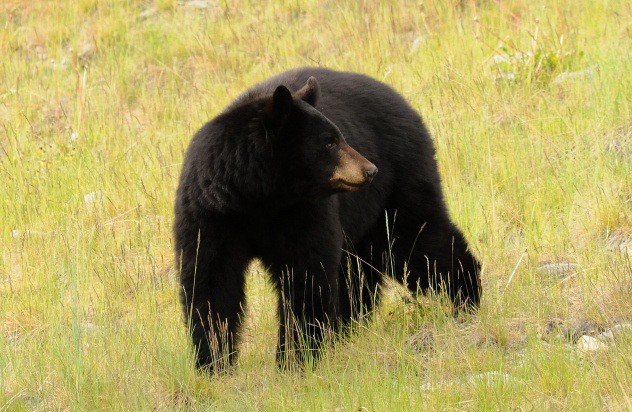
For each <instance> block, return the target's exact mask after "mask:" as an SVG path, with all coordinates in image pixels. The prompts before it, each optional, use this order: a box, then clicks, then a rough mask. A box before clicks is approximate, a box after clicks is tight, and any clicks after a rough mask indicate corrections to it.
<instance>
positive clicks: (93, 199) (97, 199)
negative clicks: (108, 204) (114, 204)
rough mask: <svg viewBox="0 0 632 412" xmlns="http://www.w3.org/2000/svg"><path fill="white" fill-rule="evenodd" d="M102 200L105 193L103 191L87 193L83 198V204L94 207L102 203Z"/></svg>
mask: <svg viewBox="0 0 632 412" xmlns="http://www.w3.org/2000/svg"><path fill="white" fill-rule="evenodd" d="M102 200H103V192H102V191H101V190H97V191H94V192H90V193H86V194H85V195H84V196H83V202H84V203H85V204H86V205H87V206H94V205H95V204H96V203H101V201H102Z"/></svg>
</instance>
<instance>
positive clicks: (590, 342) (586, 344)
mask: <svg viewBox="0 0 632 412" xmlns="http://www.w3.org/2000/svg"><path fill="white" fill-rule="evenodd" d="M607 347H608V345H606V344H605V343H603V342H602V341H600V340H599V339H597V338H593V337H592V336H588V335H583V336H582V337H581V338H579V341H578V342H577V348H578V349H579V350H581V351H584V352H595V351H598V350H602V349H606V348H607Z"/></svg>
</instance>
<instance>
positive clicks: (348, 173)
mask: <svg viewBox="0 0 632 412" xmlns="http://www.w3.org/2000/svg"><path fill="white" fill-rule="evenodd" d="M338 158H339V161H338V165H337V166H336V169H335V170H334V174H333V175H332V177H331V179H329V181H330V183H331V184H332V186H333V187H334V188H335V189H342V190H344V191H347V192H354V191H356V190H358V189H359V188H361V187H362V186H364V185H366V184H369V183H371V181H372V180H373V178H374V177H375V175H376V174H377V166H375V165H374V164H373V163H371V162H370V161H369V160H367V158H366V157H364V156H362V155H361V154H360V153H358V152H356V151H355V150H354V149H353V148H352V147H351V146H349V145H348V144H346V143H342V144H341V145H340V147H339V149H338Z"/></svg>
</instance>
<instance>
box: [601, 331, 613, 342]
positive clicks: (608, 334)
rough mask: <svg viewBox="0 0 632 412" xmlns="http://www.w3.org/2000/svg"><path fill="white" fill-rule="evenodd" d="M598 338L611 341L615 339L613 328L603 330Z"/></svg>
mask: <svg viewBox="0 0 632 412" xmlns="http://www.w3.org/2000/svg"><path fill="white" fill-rule="evenodd" d="M597 339H599V340H600V341H602V342H611V341H613V340H614V332H612V330H607V331H605V332H601V333H600V334H599V335H597Z"/></svg>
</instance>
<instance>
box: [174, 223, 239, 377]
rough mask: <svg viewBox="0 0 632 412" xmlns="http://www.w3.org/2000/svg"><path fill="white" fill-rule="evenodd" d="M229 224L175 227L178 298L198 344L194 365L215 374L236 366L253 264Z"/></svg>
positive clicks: (193, 337)
mask: <svg viewBox="0 0 632 412" xmlns="http://www.w3.org/2000/svg"><path fill="white" fill-rule="evenodd" d="M233 233H234V232H233V231H231V230H230V228H225V227H219V226H218V227H215V226H213V229H211V227H210V226H208V225H206V226H204V227H201V228H200V229H199V230H181V231H179V232H178V231H176V247H177V249H176V253H178V256H177V257H178V262H179V264H180V268H179V269H180V286H181V289H180V301H181V303H182V308H183V311H184V316H185V320H186V322H187V324H188V325H189V333H190V335H191V338H192V340H193V345H194V347H195V356H196V366H197V367H198V368H200V369H205V370H207V371H209V372H211V373H213V372H216V371H221V370H225V369H226V368H227V367H228V366H230V365H232V364H233V362H234V360H235V358H236V354H237V351H236V349H235V346H236V343H237V338H238V333H239V328H240V326H241V318H242V317H243V316H242V315H243V308H244V306H245V294H244V287H245V275H244V272H245V270H246V267H247V265H248V263H249V260H250V259H248V256H247V254H246V248H245V247H244V245H243V244H242V243H241V242H239V241H238V239H236V238H234V235H233Z"/></svg>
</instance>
